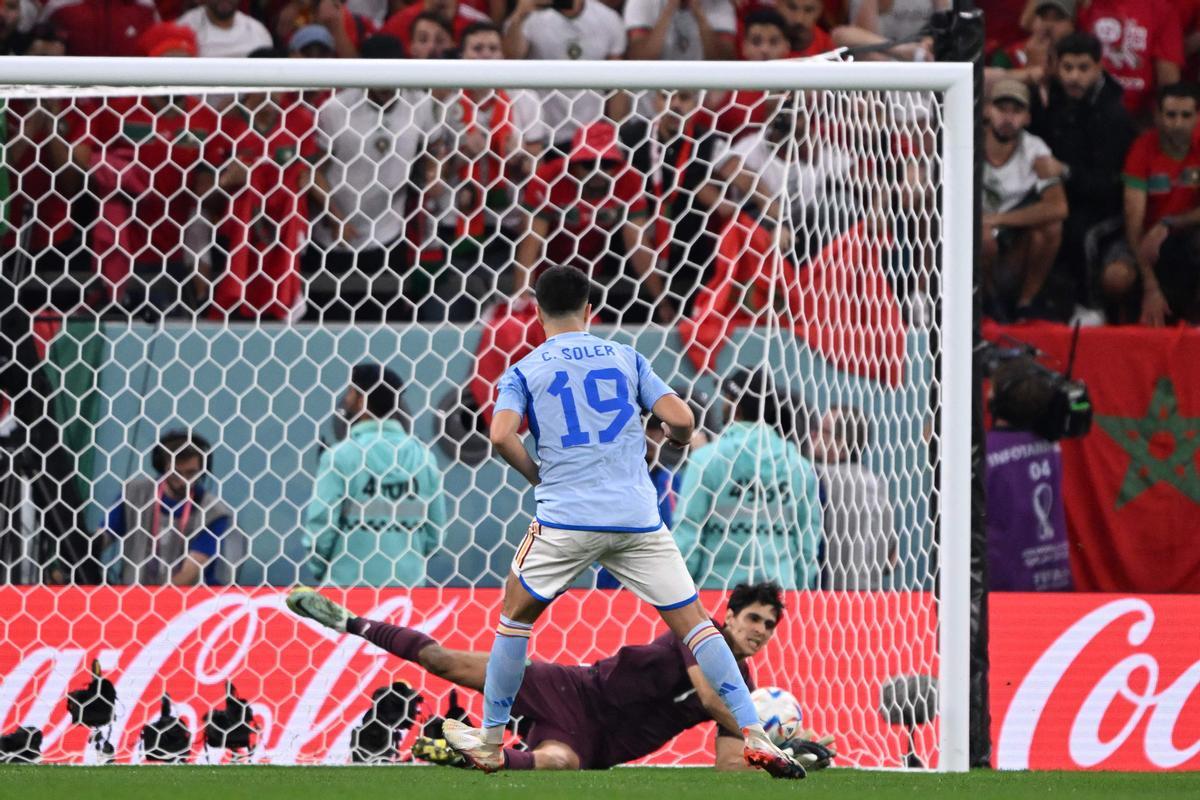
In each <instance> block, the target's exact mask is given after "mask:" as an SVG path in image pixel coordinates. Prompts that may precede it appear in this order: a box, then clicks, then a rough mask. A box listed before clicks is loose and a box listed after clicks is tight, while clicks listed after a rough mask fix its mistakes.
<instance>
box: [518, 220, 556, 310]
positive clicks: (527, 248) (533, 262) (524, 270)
mask: <svg viewBox="0 0 1200 800" xmlns="http://www.w3.org/2000/svg"><path fill="white" fill-rule="evenodd" d="M531 214H532V218H531V219H530V220H529V229H528V231H527V232H526V234H525V236H524V237H522V239H521V242H520V244H518V245H517V275H516V280H514V281H513V297H520V296H521V295H523V294H525V292H526V291H528V290H529V288H530V287H529V277H530V276H531V275H532V274H533V268H534V267H536V266H537V263H538V262H539V261H540V260H541V259H542V247H543V246H544V245H545V243H546V241H547V239H548V238H549V236H550V220H548V219H546V218H545V217H544V216H542V215H541V214H540V213H538V212H536V211H534V212H531Z"/></svg>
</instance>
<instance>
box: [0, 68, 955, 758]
mask: <svg viewBox="0 0 1200 800" xmlns="http://www.w3.org/2000/svg"><path fill="white" fill-rule="evenodd" d="M248 64H254V65H255V66H263V67H266V66H267V64H268V62H244V61H241V62H226V61H222V60H213V61H205V62H203V64H199V63H197V64H193V63H191V62H187V61H185V60H178V59H167V60H163V61H158V62H148V61H144V60H112V61H102V62H101V61H98V62H94V63H91V62H89V63H87V64H80V63H79V62H72V61H70V60H59V59H49V60H38V59H14V60H13V62H12V69H11V71H10V72H9V74H10V76H13V77H10V81H11V82H12V84H13V85H10V86H7V87H5V88H4V90H3V92H0V94H2V95H3V97H4V100H3V103H2V106H0V152H2V153H3V172H2V174H0V195H2V200H3V206H2V208H3V220H2V233H3V236H4V261H3V265H4V266H3V280H2V281H0V286H2V288H3V308H4V309H5V310H4V312H3V317H2V322H3V325H2V330H0V333H2V337H0V340H2V344H3V348H0V349H2V350H3V354H4V357H5V360H4V369H3V371H2V375H3V378H4V380H3V385H2V386H0V389H2V390H3V396H4V405H3V421H2V422H0V461H2V464H0V519H2V520H3V528H2V529H0V583H2V584H3V585H0V606H2V607H3V608H5V609H6V613H5V615H4V619H3V620H2V621H0V726H2V728H3V731H4V732H10V731H13V730H14V729H16V728H18V727H21V728H25V729H27V730H26V731H25V733H24V734H20V735H25V736H28V737H33V738H36V739H37V741H38V742H39V745H38V747H37V748H36V749H37V750H39V751H40V754H41V758H42V759H43V760H44V761H52V762H71V763H80V762H84V763H95V762H98V761H107V760H116V761H117V762H120V763H129V762H133V763H137V762H142V761H146V760H151V759H153V758H155V757H158V758H160V759H161V758H162V757H163V754H164V752H166V751H169V750H170V748H169V747H168V746H167V745H166V744H164V743H165V742H167V741H168V740H170V741H176V739H169V737H168V736H167V735H166V734H164V733H163V731H174V733H175V734H179V733H180V732H181V731H182V732H183V734H186V738H182V739H177V740H178V741H181V742H183V744H180V745H178V746H177V748H176V750H174V751H171V752H176V753H179V754H181V756H182V757H186V758H187V759H190V760H192V761H197V762H201V763H223V762H228V761H231V760H250V761H254V762H259V763H272V764H292V763H334V764H336V763H348V762H350V761H351V760H363V759H368V760H370V759H372V758H374V757H375V755H377V754H378V753H379V752H382V753H383V755H382V757H381V760H383V761H388V762H391V761H396V760H401V761H403V760H407V759H408V758H409V748H410V747H411V743H412V740H413V738H414V737H415V736H416V734H417V732H418V730H419V729H420V728H421V727H422V725H423V724H424V722H425V721H426V720H428V719H430V718H432V717H435V716H439V715H443V714H445V713H446V712H447V708H448V705H449V703H450V702H451V700H452V696H451V694H450V690H451V688H452V687H451V685H450V684H448V683H447V682H446V681H444V680H441V679H438V678H434V677H431V676H427V675H426V674H424V673H423V672H422V671H421V670H420V669H419V668H418V667H417V666H416V665H414V664H411V663H407V662H404V661H401V660H400V659H398V658H395V657H392V656H389V655H387V654H385V653H384V652H383V651H382V650H380V649H378V648H376V647H375V646H373V645H370V644H368V643H367V642H365V641H364V640H362V639H358V638H355V637H348V636H340V635H336V634H333V633H332V632H330V631H327V630H325V629H322V628H319V627H318V626H316V625H313V624H310V623H308V622H301V621H299V620H297V619H296V618H294V617H293V616H291V615H289V614H288V612H287V611H286V609H285V607H284V605H283V599H284V597H285V595H286V592H287V590H288V589H289V588H290V587H292V586H295V585H297V584H312V585H319V586H322V587H324V588H323V589H322V590H323V591H326V592H327V593H328V594H329V596H330V597H332V598H334V599H336V600H338V601H340V602H343V603H345V604H346V605H348V606H349V607H350V608H351V609H352V610H353V611H354V612H355V613H356V614H359V615H362V616H365V617H368V618H375V619H382V620H387V621H391V622H394V623H397V624H401V625H408V626H412V627H416V628H418V629H420V630H423V631H426V632H427V633H429V634H430V635H431V636H433V637H435V638H436V639H438V640H439V641H441V642H442V643H443V644H445V645H446V646H448V647H451V648H456V649H461V650H476V651H484V652H486V651H487V650H488V649H489V648H490V644H491V639H492V636H493V633H492V632H493V630H494V625H495V619H496V616H497V614H498V610H499V602H500V590H501V586H502V585H503V581H504V578H505V576H506V574H507V573H508V570H509V565H510V563H511V562H512V560H513V556H514V552H515V550H516V549H517V548H518V546H519V545H520V543H521V540H522V537H523V536H524V534H525V529H526V525H527V524H528V522H529V520H530V519H531V517H532V515H533V513H534V502H533V492H532V491H531V490H529V489H528V487H526V486H525V485H524V484H523V482H522V480H521V479H520V477H519V476H518V475H517V474H516V473H515V472H513V471H511V470H509V469H507V468H506V467H505V466H503V465H502V463H501V462H500V461H499V459H498V458H496V457H495V456H493V455H492V453H491V452H490V447H489V444H488V441H487V437H486V430H487V424H488V421H489V419H490V415H491V405H492V402H493V400H494V391H495V385H496V381H497V379H498V378H499V376H500V375H501V373H502V372H503V371H504V370H505V369H506V368H507V367H508V366H509V365H510V364H512V363H514V362H515V361H517V360H518V359H520V358H522V357H523V356H524V355H526V354H527V353H529V352H530V351H531V349H532V348H533V347H535V346H536V345H538V344H539V343H540V342H541V341H543V339H544V333H543V332H542V330H541V327H540V325H539V324H538V322H537V319H536V313H535V308H534V303H533V301H532V299H531V296H530V293H529V291H528V289H529V286H531V285H532V282H533V281H534V280H536V277H537V275H538V274H539V271H540V270H541V269H543V268H544V267H545V265H547V264H570V265H574V266H577V267H578V268H580V269H582V270H584V271H586V272H587V273H588V274H589V275H590V276H591V279H592V282H593V284H594V286H595V292H594V304H593V310H594V314H595V318H594V320H593V323H592V329H593V331H594V332H596V333H597V334H598V335H600V336H603V337H608V338H611V339H613V340H615V341H619V342H625V343H629V344H631V345H633V346H635V347H636V348H637V350H638V351H639V352H640V353H642V354H643V355H644V356H645V357H646V358H647V359H648V360H649V362H650V363H651V365H652V366H653V368H654V370H655V371H656V372H657V373H658V374H659V375H661V376H662V377H663V378H664V379H665V380H666V381H667V382H668V383H669V384H670V385H671V386H672V387H674V388H675V389H676V391H678V393H679V394H680V395H681V396H683V397H684V398H686V399H687V400H688V402H689V403H690V404H691V406H692V408H693V409H694V411H695V414H696V417H697V420H698V438H697V440H696V441H695V442H694V443H693V446H692V448H691V449H690V450H689V451H688V452H687V453H686V454H680V453H679V452H677V451H674V450H672V449H670V448H662V447H660V446H659V444H658V442H657V441H656V440H655V437H654V433H655V428H654V426H653V425H649V424H648V425H647V434H648V437H649V439H648V458H647V467H646V468H647V469H648V470H649V471H650V472H651V475H652V477H653V480H654V482H655V484H656V486H657V487H658V488H659V492H660V499H661V507H662V513H663V516H664V520H665V521H666V522H667V523H668V524H669V525H670V527H671V530H672V531H673V533H674V534H675V536H676V538H677V541H678V542H679V544H680V547H681V548H682V550H683V552H684V556H685V558H686V559H687V563H688V566H689V569H690V570H691V571H692V573H693V576H694V578H695V580H696V582H697V585H698V586H699V588H700V589H701V599H702V601H703V602H704V603H705V605H706V606H707V607H708V609H709V610H710V613H711V614H712V615H713V616H714V618H715V619H716V620H717V621H718V622H721V621H722V620H724V618H725V616H724V615H725V608H726V603H727V598H728V593H729V590H731V589H732V588H733V587H734V585H736V584H738V583H742V582H754V581H764V580H774V581H776V582H778V583H779V585H780V586H781V587H782V588H783V590H784V598H785V603H786V610H785V612H784V614H783V617H782V619H781V620H780V621H779V625H778V627H777V629H776V630H775V631H774V635H773V636H772V637H771V639H770V641H769V642H768V643H767V644H766V645H765V646H764V647H763V648H762V650H761V652H759V653H757V654H756V655H754V656H753V657H752V658H750V659H749V665H750V671H751V674H752V675H753V676H754V681H755V683H756V684H757V685H758V686H773V687H779V688H782V689H785V690H787V691H789V692H791V693H792V694H793V695H794V696H795V697H796V698H797V699H798V701H799V703H800V706H801V707H802V710H803V714H804V727H805V728H810V729H813V730H815V731H817V732H818V733H820V734H831V735H833V736H834V737H835V739H836V747H837V750H838V752H839V756H838V760H837V763H838V764H839V765H852V766H864V767H903V766H905V765H906V764H911V763H912V760H913V759H919V760H920V762H921V764H923V765H924V766H926V767H930V768H940V769H964V768H965V766H966V716H967V692H966V686H967V676H966V669H967V667H966V661H967V648H968V641H967V624H966V620H967V617H966V614H967V607H968V598H967V552H968V545H967V537H968V520H967V503H968V502H969V501H968V499H967V498H968V496H969V493H968V491H967V488H968V481H969V478H968V473H969V469H968V454H967V451H968V449H969V432H968V416H969V415H968V403H967V390H966V388H965V387H966V386H967V385H968V381H969V322H970V311H969V307H970V277H969V272H970V270H969V269H968V264H969V263H970V261H969V258H970V240H971V233H970V231H971V227H970V224H971V223H970V211H969V209H970V190H971V187H970V177H969V176H970V174H971V152H970V137H971V111H970V108H971V89H970V75H969V69H968V68H967V67H965V66H959V65H887V66H886V67H873V66H867V65H862V64H841V63H829V62H809V63H769V64H753V65H747V64H687V65H682V64H665V63H664V64H662V65H657V64H656V65H646V64H632V63H626V64H613V63H604V64H601V63H596V64H557V63H544V64H539V63H532V62H522V63H515V62H487V63H477V62H471V61H463V62H452V63H451V62H447V63H444V64H443V63H439V64H438V65H437V69H436V73H437V74H436V76H434V75H432V74H431V73H433V72H434V71H435V70H433V69H431V68H430V67H429V66H427V65H422V64H420V63H411V62H409V63H394V62H377V63H374V64H372V63H369V62H338V63H335V64H328V63H324V62H304V61H295V60H291V61H286V62H278V63H276V62H270V63H269V68H264V69H262V70H261V71H259V72H258V74H254V73H255V72H256V71H254V70H248V69H247V65H248ZM147 79H150V80H152V81H154V82H155V84H156V85H155V86H149V85H147ZM263 81H268V82H269V83H270V84H271V85H269V86H265V87H263V86H257V85H256V83H261V82H263ZM431 84H434V85H432V86H431ZM597 86H602V87H605V88H602V89H600V88H595V87H597ZM372 365H374V366H372ZM379 366H382V367H386V368H387V369H388V370H390V372H389V373H387V374H386V375H385V377H383V378H381V377H380V376H381V374H382V373H380V371H379V369H378V367H379ZM364 375H366V376H371V375H373V376H374V378H370V379H369V383H370V385H369V386H366V385H364V381H367V380H368V378H364V377H363V376H364ZM356 385H358V386H360V387H361V388H363V389H365V390H368V391H365V392H362V393H356V392H349V393H348V389H351V388H353V387H354V386H356ZM389 392H390V393H391V394H390V396H391V397H392V398H393V399H394V398H395V397H397V396H398V397H399V407H398V408H397V409H396V410H395V412H394V413H392V412H390V409H391V408H392V405H394V403H393V404H390V405H388V404H386V403H385V405H387V409H388V411H385V412H379V411H378V409H379V408H380V407H381V406H380V405H379V404H380V402H381V398H383V400H384V401H386V399H387V397H388V396H389V395H388V393H389ZM608 392H609V388H608V387H607V386H602V387H600V388H598V389H597V390H596V391H595V392H593V393H592V394H594V395H595V396H594V397H593V396H591V394H589V395H588V397H587V398H586V399H587V400H588V402H590V403H592V405H593V407H595V408H596V409H597V410H599V411H601V412H602V413H609V414H615V415H619V414H620V413H623V410H622V409H623V408H624V406H623V405H621V404H620V403H619V402H618V400H617V398H614V397H609V396H608ZM580 394H582V392H581V393H580ZM581 401H582V400H581ZM618 406H620V408H618ZM364 408H365V409H366V411H367V415H366V416H360V414H361V413H362V412H363V410H364ZM372 409H373V410H374V413H376V414H380V413H382V416H383V417H384V418H383V419H380V418H377V417H375V416H372V415H371V414H372ZM380 441H386V442H392V443H394V444H396V445H397V446H398V447H399V448H400V449H399V452H400V453H401V454H400V455H398V456H397V455H389V456H387V458H388V459H391V461H389V463H387V464H386V465H385V464H382V463H380V462H379V461H378V458H376V459H375V460H374V461H373V460H372V456H370V455H369V454H368V455H364V453H367V452H368V450H369V449H370V447H381V445H379V444H378V442H380ZM372 442H375V443H376V444H375V445H372V444H371V443H372ZM530 444H531V446H532V441H530ZM388 452H389V453H390V452H392V451H388ZM393 462H394V463H393ZM401 462H403V467H401V468H397V467H395V464H399V463H401ZM397 476H400V477H397ZM662 630H663V626H662V624H661V622H660V621H659V620H658V619H657V616H656V614H655V612H654V611H653V609H651V608H649V607H648V606H645V605H643V604H641V603H639V602H638V601H637V600H636V599H635V598H634V597H633V596H632V595H631V594H629V593H628V592H626V591H623V590H620V589H618V588H614V581H613V579H612V578H611V576H609V575H607V574H606V573H604V572H602V571H600V570H598V569H597V568H592V569H589V570H587V571H585V572H584V573H583V574H581V575H579V576H578V578H577V579H576V580H575V582H574V584H573V587H572V588H571V589H570V590H569V591H568V592H566V593H565V594H564V595H563V596H561V597H559V598H558V599H557V600H556V601H555V602H554V604H553V606H552V607H551V609H550V611H549V612H548V614H547V615H546V616H545V617H544V618H543V619H542V620H541V621H540V622H539V623H538V625H537V626H536V631H535V635H534V638H533V644H532V655H533V657H535V658H538V659H543V660H549V661H556V662H561V663H566V664H591V663H594V662H595V661H597V660H599V659H601V658H604V657H607V656H609V655H612V654H613V653H614V652H615V651H616V650H617V648H618V647H620V646H622V645H626V644H641V643H646V642H648V641H650V640H651V639H653V638H654V637H655V636H657V635H659V634H660V633H661V632H662ZM93 669H95V670H96V671H97V672H98V673H99V675H100V676H102V677H101V678H96V677H95V675H94V674H93ZM399 682H405V684H404V685H400V684H399ZM388 687H391V689H392V691H393V694H392V695H390V696H384V693H385V692H386V691H387V689H388ZM406 687H407V688H406ZM79 689H83V690H84V694H83V695H72V697H73V698H76V699H77V700H78V699H80V698H82V699H83V700H87V701H88V702H85V703H84V704H83V705H80V704H79V703H77V702H75V703H71V702H68V700H67V697H68V692H72V691H75V690H79ZM110 689H111V690H112V691H111V692H110V691H109V690H110ZM110 695H115V697H111V696H110ZM418 696H419V699H417V697H418ZM95 697H99V698H100V699H98V700H95V699H94V698H95ZM164 697H167V698H169V705H170V711H169V713H168V714H166V715H165V716H164V706H163V700H164ZM453 697H454V698H456V700H457V702H458V703H459V704H460V705H461V706H462V707H463V708H465V709H466V711H467V712H468V713H469V714H470V716H471V717H472V718H473V719H476V720H478V718H479V716H480V711H481V704H480V698H479V696H478V694H477V693H476V692H473V691H468V690H459V691H458V692H457V693H456V694H455V695H454V696H453ZM89 698H92V700H94V702H93V701H92V700H89ZM110 701H111V702H110ZM614 701H615V702H620V699H619V698H614ZM89 703H90V704H89ZM106 708H108V709H110V710H108V711H106V710H105V709H106ZM172 718H174V719H175V720H177V721H178V724H176V723H175V722H173V721H172ZM373 719H377V720H379V725H382V726H383V729H384V732H383V733H382V734H380V731H379V729H378V727H379V725H376V726H374V727H373V726H372V725H371V724H369V723H371V722H372V720H373ZM180 725H181V726H182V728H181V727H180ZM34 732H36V734H37V736H36V737H34ZM18 733H20V732H18ZM375 734H379V735H380V736H381V737H382V738H381V739H371V738H370V737H371V736H372V735H375ZM713 735H714V729H713V726H712V724H711V723H706V724H704V725H701V726H699V727H697V728H694V729H692V730H690V731H688V732H686V733H684V734H683V735H681V736H679V737H677V738H675V739H674V740H672V741H670V742H668V743H666V744H665V745H664V746H663V747H662V748H661V750H659V751H658V752H655V753H654V754H652V755H650V756H648V757H647V758H646V759H645V760H644V761H645V763H653V764H671V765H684V764H686V765H701V764H711V763H712V738H713ZM160 739H161V740H162V741H161V742H160ZM31 741H32V740H31ZM375 741H382V742H383V744H381V745H379V747H380V748H382V750H372V749H371V748H372V747H375V745H372V744H370V742H375ZM393 745H394V746H395V747H394V752H393V750H392V746H393ZM168 755H170V754H169V753H168Z"/></svg>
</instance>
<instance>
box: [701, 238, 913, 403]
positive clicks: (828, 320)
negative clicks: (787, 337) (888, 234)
mask: <svg viewBox="0 0 1200 800" xmlns="http://www.w3.org/2000/svg"><path fill="white" fill-rule="evenodd" d="M866 230H867V226H866V225H864V224H862V223H860V224H858V225H856V226H854V227H853V228H851V229H850V230H848V231H846V232H845V233H843V234H842V235H841V236H839V237H837V238H836V239H834V240H833V241H832V242H830V243H829V244H828V245H826V247H825V249H824V250H822V251H821V252H820V253H818V254H817V256H816V257H815V258H813V259H812V260H811V261H810V262H809V263H808V264H806V265H805V267H804V268H803V269H800V270H797V268H796V267H795V265H794V264H792V262H791V260H790V259H788V258H785V257H783V256H782V255H780V254H779V251H778V249H777V248H776V247H775V237H774V235H773V233H772V232H770V231H768V230H767V229H766V228H764V227H762V226H761V225H759V224H757V223H756V222H754V221H753V220H751V219H750V218H749V217H747V216H746V215H745V214H741V215H739V216H738V218H737V219H736V220H734V221H733V222H731V223H730V224H729V225H727V226H726V228H725V230H724V231H723V232H722V234H721V240H720V242H719V244H718V249H717V269H716V273H715V274H714V275H713V277H712V279H711V280H709V282H708V283H707V284H706V285H705V286H704V287H703V288H702V289H701V291H700V294H699V296H698V297H697V299H696V303H695V306H694V309H693V312H692V317H691V318H690V319H684V320H682V321H681V322H680V325H679V333H680V337H681V338H682V339H683V343H684V346H685V348H686V351H687V355H688V358H689V359H691V361H692V364H693V365H695V367H696V369H700V370H703V369H711V368H712V367H713V366H714V365H715V363H716V359H717V356H718V355H719V354H720V352H721V348H722V347H723V346H724V344H725V341H726V340H727V339H728V338H729V334H730V333H731V332H732V331H733V330H734V329H735V328H738V327H743V326H747V325H759V324H762V323H764V322H766V321H767V317H766V311H767V306H768V304H772V305H773V307H774V308H776V309H778V310H779V314H780V315H781V316H782V317H783V319H782V320H781V324H782V325H785V326H788V327H791V328H792V329H793V330H794V331H795V333H796V335H798V336H803V337H804V339H805V341H806V342H807V343H808V345H809V347H811V348H812V349H813V350H815V351H816V352H817V353H819V354H821V355H822V356H824V357H825V358H826V359H827V360H829V361H830V362H831V363H832V364H834V365H835V366H836V367H838V368H839V369H842V370H844V371H846V372H849V373H851V374H854V375H859V376H862V377H866V378H871V379H873V380H877V381H884V382H886V383H888V384H889V385H892V386H897V385H899V384H900V382H901V381H902V380H903V378H904V347H905V336H906V330H905V326H904V321H903V319H902V318H901V315H900V307H899V305H898V304H897V302H896V297H895V294H894V293H893V291H892V288H891V286H890V285H889V283H888V280H887V276H886V275H884V273H883V267H882V263H881V260H882V253H883V251H884V249H885V248H884V244H885V243H884V242H881V241H880V239H879V237H877V236H872V235H869V234H867V233H866ZM772 284H774V292H773V293H772Z"/></svg>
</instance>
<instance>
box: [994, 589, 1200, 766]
mask: <svg viewBox="0 0 1200 800" xmlns="http://www.w3.org/2000/svg"><path fill="white" fill-rule="evenodd" d="M1198 612H1200V597H1195V596H1174V597H1171V596H1147V597H1122V598H1119V599H1113V598H1112V596H1110V595H1053V596H1050V595H1024V594H1016V595H1004V594H999V595H993V596H992V607H991V659H992V669H991V675H990V679H991V686H992V709H993V710H992V714H993V719H994V720H996V721H998V724H999V728H998V731H997V732H996V733H995V737H996V741H995V759H996V766H998V767H1000V768H1002V769H1037V768H1053V769H1080V768H1085V769H1086V768H1104V769H1181V768H1191V769H1195V768H1197V767H1200V692H1197V686H1198V685H1200V647H1197V644H1198V642H1200V637H1198V635H1197V631H1196V625H1195V620H1196V619H1197V614H1198ZM994 724H995V723H994Z"/></svg>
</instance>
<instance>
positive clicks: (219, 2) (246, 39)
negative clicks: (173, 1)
mask: <svg viewBox="0 0 1200 800" xmlns="http://www.w3.org/2000/svg"><path fill="white" fill-rule="evenodd" d="M176 22H178V23H179V24H180V25H186V26H187V27H189V28H191V29H192V30H193V31H195V32H196V44H197V47H198V49H199V54H200V57H201V58H245V57H246V56H248V55H250V53H252V52H253V51H255V50H258V49H259V48H261V47H271V46H272V44H273V43H272V41H271V33H270V31H268V30H267V28H266V26H265V25H263V24H262V23H261V22H259V21H258V20H256V19H255V18H254V17H252V16H250V15H249V14H243V13H242V12H241V11H239V10H238V4H237V0H204V3H203V5H200V6H197V7H196V8H193V9H192V10H191V11H186V12H184V13H183V14H182V15H181V16H180V17H179V19H178V20H176Z"/></svg>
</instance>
